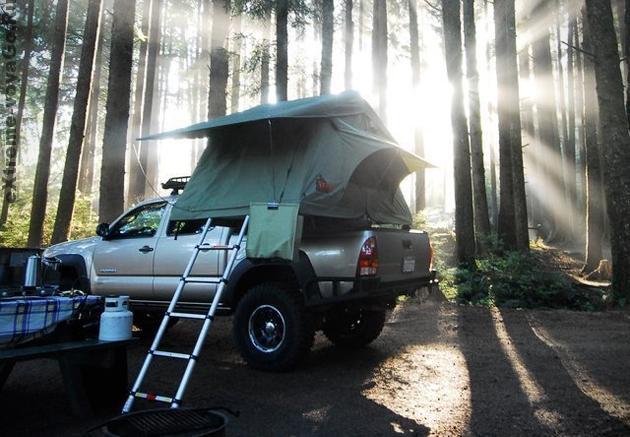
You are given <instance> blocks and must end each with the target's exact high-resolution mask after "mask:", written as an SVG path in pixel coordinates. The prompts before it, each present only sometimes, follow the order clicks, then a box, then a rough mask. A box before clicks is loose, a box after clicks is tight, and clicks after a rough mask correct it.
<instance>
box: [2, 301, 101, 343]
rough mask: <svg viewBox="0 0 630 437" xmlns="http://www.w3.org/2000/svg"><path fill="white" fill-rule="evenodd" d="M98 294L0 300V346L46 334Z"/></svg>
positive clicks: (91, 302)
mask: <svg viewBox="0 0 630 437" xmlns="http://www.w3.org/2000/svg"><path fill="white" fill-rule="evenodd" d="M101 300H102V297H101V296H74V297H64V296H49V297H20V298H11V299H0V345H7V344H17V343H21V342H24V341H26V340H30V339H32V338H34V337H38V336H41V335H45V334H48V333H50V332H52V331H53V330H54V329H55V326H56V325H57V324H58V323H60V322H63V321H65V320H70V319H72V318H73V316H75V315H76V314H78V313H79V312H80V311H82V310H83V309H84V308H85V307H86V306H92V305H97V304H99V303H100V302H101Z"/></svg>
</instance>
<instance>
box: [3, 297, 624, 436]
mask: <svg viewBox="0 0 630 437" xmlns="http://www.w3.org/2000/svg"><path fill="white" fill-rule="evenodd" d="M230 322H231V320H230V319H220V320H219V322H218V323H217V324H216V325H215V329H213V330H212V331H211V334H210V336H209V338H208V341H207V343H206V347H205V350H204V353H203V354H202V359H201V362H200V364H199V366H198V367H197V370H196V372H195V374H194V377H193V379H192V381H191V385H190V386H189V390H188V393H187V395H186V398H185V400H186V401H187V405H189V406H214V405H222V406H226V407H229V408H231V409H235V410H239V411H240V413H241V414H240V417H238V418H233V419H231V421H230V424H229V426H228V435H230V436H303V435H323V436H333V435H335V436H338V435H348V436H359V435H361V436H386V435H396V434H402V435H412V436H424V435H439V436H444V435H446V436H449V435H483V436H493V435H501V436H516V435H528V436H531V435H572V436H573V435H584V436H595V435H609V436H618V435H630V371H628V367H629V364H630V313H628V312H620V311H611V312H602V313H584V312H570V311H540V310H536V311H518V310H496V309H487V308H477V307H466V306H458V305H455V304H451V303H446V302H442V301H440V300H439V299H437V298H436V297H431V298H429V299H428V301H425V302H422V303H421V302H419V301H418V300H410V301H408V302H406V303H405V304H403V305H401V306H399V307H398V308H397V309H396V311H394V313H393V314H392V316H391V319H390V321H389V323H388V324H387V326H386V328H385V330H384V332H383V334H382V335H381V337H380V338H379V339H378V340H377V341H376V342H374V343H373V345H371V346H370V347H368V348H366V349H363V350H360V351H352V352H344V351H341V350H338V349H336V348H335V347H333V346H332V345H331V344H330V343H328V342H327V341H326V339H325V338H323V337H321V336H319V335H318V337H317V340H316V344H315V347H314V349H313V351H312V353H311V355H310V356H309V357H308V359H307V360H306V362H304V363H303V364H302V365H301V366H300V367H299V368H298V369H297V370H295V371H294V372H291V373H283V374H273V373H263V372H258V371H254V370H251V369H249V368H247V367H246V366H245V365H244V363H243V361H242V360H241V359H240V357H239V356H238V353H237V352H236V350H235V348H234V344H233V341H232V337H231V332H230ZM193 323H194V322H193ZM193 326H194V325H193V324H188V323H180V324H179V325H177V326H176V327H174V328H173V330H172V331H171V334H172V335H171V336H170V337H169V341H168V343H169V344H170V345H171V347H175V346H174V345H176V344H177V345H179V346H178V347H181V348H185V347H186V346H189V347H192V342H193V340H194V336H193ZM147 343H148V341H142V342H140V344H138V345H135V346H134V347H133V348H132V349H131V350H130V353H129V361H130V363H129V364H130V378H133V377H134V376H135V375H136V372H137V370H138V368H139V366H140V363H141V360H142V358H143V353H144V351H145V350H146V348H147ZM176 370H178V367H176V366H171V365H169V364H168V363H165V364H164V365H163V366H161V367H160V368H159V371H158V372H157V373H158V375H157V378H155V380H156V381H159V382H157V384H156V385H155V386H154V388H155V391H157V392H164V391H165V390H166V389H168V387H169V384H167V383H168V382H172V381H174V380H175V379H176V377H175V371H176ZM0 412H1V413H0V417H1V420H0V434H2V435H46V436H50V435H80V434H81V432H82V431H85V430H86V429H88V428H89V427H90V426H92V425H95V424H97V423H98V422H100V421H104V420H106V419H107V418H108V416H107V415H106V414H104V415H101V416H99V417H93V418H84V419H80V420H79V419H76V418H73V417H72V416H71V414H70V412H69V409H68V407H67V401H66V398H65V392H64V389H63V385H62V382H61V376H60V373H59V369H58V368H57V366H56V364H55V363H54V362H52V361H35V362H30V363H23V364H18V365H17V366H16V369H15V370H14V372H13V374H12V375H11V377H10V379H9V381H8V382H7V385H6V386H5V388H4V390H3V392H2V395H1V397H0Z"/></svg>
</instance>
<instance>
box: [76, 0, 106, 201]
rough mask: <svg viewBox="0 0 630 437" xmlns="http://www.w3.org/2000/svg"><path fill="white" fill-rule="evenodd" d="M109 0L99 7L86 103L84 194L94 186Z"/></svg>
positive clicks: (81, 177)
mask: <svg viewBox="0 0 630 437" xmlns="http://www.w3.org/2000/svg"><path fill="white" fill-rule="evenodd" d="M108 3H109V0H105V1H104V2H103V6H102V7H101V18H100V23H101V24H100V28H101V30H100V32H99V36H98V43H97V44H96V55H95V60H94V78H93V79H92V94H91V95H90V100H89V103H88V113H89V116H88V120H87V133H86V140H85V143H84V150H83V153H81V167H80V169H79V185H78V188H79V192H80V193H81V194H83V195H85V196H90V197H91V195H92V190H93V186H94V155H95V154H96V142H97V133H98V108H99V104H100V97H101V76H102V73H103V47H104V45H105V33H106V32H105V31H106V29H109V30H110V31H111V27H109V26H110V24H111V23H109V18H108V15H107V14H106V13H105V10H106V8H107V6H108Z"/></svg>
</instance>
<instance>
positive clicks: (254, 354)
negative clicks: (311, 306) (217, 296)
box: [233, 283, 315, 372]
mask: <svg viewBox="0 0 630 437" xmlns="http://www.w3.org/2000/svg"><path fill="white" fill-rule="evenodd" d="M261 307H267V308H273V310H272V311H276V312H277V313H279V314H280V315H281V318H282V319H283V320H282V323H284V326H283V329H282V332H284V336H283V338H282V339H280V340H278V342H277V345H276V346H275V347H277V349H276V350H273V351H269V352H265V351H262V350H260V349H259V347H260V343H257V342H256V340H255V339H253V338H252V336H253V337H254V338H255V333H254V332H257V331H256V330H255V329H252V331H253V332H252V333H251V335H250V323H253V322H252V320H254V318H255V315H256V314H259V313H258V312H257V310H258V311H260V308H261ZM233 331H234V339H235V341H236V345H237V347H238V349H239V351H240V353H241V356H242V357H243V359H244V360H245V361H246V362H247V364H248V365H249V366H251V367H253V368H256V369H260V370H267V371H275V372H281V371H287V370H291V369H293V368H294V367H295V366H296V365H297V364H298V363H299V362H300V361H301V360H302V359H303V358H304V357H305V356H306V354H307V353H308V351H309V350H310V349H311V347H312V346H313V339H314V336H315V330H314V328H313V320H312V317H311V315H310V314H309V313H308V312H307V311H306V309H305V308H304V301H303V298H302V297H301V296H300V294H299V292H298V290H295V289H290V288H286V287H284V286H283V284H276V283H263V284H260V285H256V286H254V287H252V288H250V289H249V290H248V291H247V292H246V293H245V295H244V296H243V297H242V298H241V300H240V301H239V303H238V306H237V308H236V312H235V314H234V319H233ZM257 344H258V345H259V346H258V347H257V346H256V345H257Z"/></svg>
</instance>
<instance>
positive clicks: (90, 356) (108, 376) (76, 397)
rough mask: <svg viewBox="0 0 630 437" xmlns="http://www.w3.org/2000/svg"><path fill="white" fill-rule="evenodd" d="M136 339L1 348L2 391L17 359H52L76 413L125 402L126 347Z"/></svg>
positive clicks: (94, 340) (89, 340) (0, 381)
mask: <svg viewBox="0 0 630 437" xmlns="http://www.w3.org/2000/svg"><path fill="white" fill-rule="evenodd" d="M134 340H135V339H130V340H122V341H100V340H98V339H87V340H79V341H66V342H57V343H50V344H43V345H38V346H26V347H16V348H12V349H0V391H1V390H2V387H3V386H4V383H5V382H6V381H7V379H8V378H9V375H10V374H11V371H12V370H13V367H14V366H15V364H16V363H17V362H18V361H30V360H36V359H41V358H51V359H55V360H57V361H58V362H59V368H60V370H61V375H62V377H63V382H64V385H65V387H66V391H67V393H68V397H69V400H70V405H71V407H72V411H73V413H74V414H77V415H85V414H91V413H92V411H93V410H94V409H100V408H108V407H109V408H111V407H113V406H115V405H122V401H123V400H124V398H125V396H126V394H127V389H128V386H127V383H128V381H127V349H126V348H127V346H128V345H129V344H130V343H132V342H133V341H134ZM33 382H34V383H35V382H36V381H33Z"/></svg>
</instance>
